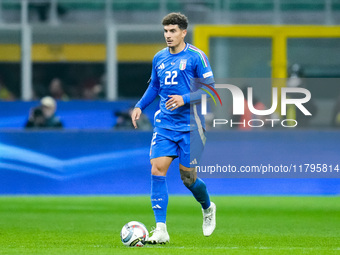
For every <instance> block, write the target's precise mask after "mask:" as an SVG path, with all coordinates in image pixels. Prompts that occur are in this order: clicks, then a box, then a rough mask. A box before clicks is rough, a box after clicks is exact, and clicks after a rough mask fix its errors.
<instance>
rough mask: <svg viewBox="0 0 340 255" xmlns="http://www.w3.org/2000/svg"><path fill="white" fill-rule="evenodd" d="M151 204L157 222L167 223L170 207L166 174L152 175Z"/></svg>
mask: <svg viewBox="0 0 340 255" xmlns="http://www.w3.org/2000/svg"><path fill="white" fill-rule="evenodd" d="M151 205H152V209H153V212H154V214H155V219H156V222H163V223H165V221H166V210H167V207H168V186H167V184H166V177H165V176H156V175H151Z"/></svg>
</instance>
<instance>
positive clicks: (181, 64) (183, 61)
mask: <svg viewBox="0 0 340 255" xmlns="http://www.w3.org/2000/svg"><path fill="white" fill-rule="evenodd" d="M186 67H187V60H186V59H181V62H180V63H179V70H182V71H183V70H185V68H186Z"/></svg>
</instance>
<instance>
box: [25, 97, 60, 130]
mask: <svg viewBox="0 0 340 255" xmlns="http://www.w3.org/2000/svg"><path fill="white" fill-rule="evenodd" d="M56 109H57V104H56V101H55V100H54V99H53V98H52V97H44V98H42V99H41V101H40V106H38V107H34V108H33V109H31V111H30V116H29V119H28V121H27V123H26V125H25V127H26V128H62V127H63V124H62V122H61V121H60V119H59V117H57V116H55V112H56Z"/></svg>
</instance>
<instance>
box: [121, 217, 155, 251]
mask: <svg viewBox="0 0 340 255" xmlns="http://www.w3.org/2000/svg"><path fill="white" fill-rule="evenodd" d="M148 238H149V232H148V230H147V229H146V227H145V226H144V224H143V223H141V222H138V221H130V222H129V223H126V224H125V225H124V226H123V228H122V231H120V239H121V240H122V243H123V244H124V245H125V246H137V247H143V246H144V244H145V243H146V241H147V240H148Z"/></svg>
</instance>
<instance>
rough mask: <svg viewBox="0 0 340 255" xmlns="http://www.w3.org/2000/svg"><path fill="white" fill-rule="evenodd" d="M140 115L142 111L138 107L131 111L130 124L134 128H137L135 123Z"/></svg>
mask: <svg viewBox="0 0 340 255" xmlns="http://www.w3.org/2000/svg"><path fill="white" fill-rule="evenodd" d="M141 114H142V110H141V109H140V108H138V107H136V108H135V109H133V111H132V113H131V120H132V124H133V126H134V127H135V128H138V126H137V122H136V121H137V120H139V118H140V115H141Z"/></svg>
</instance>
